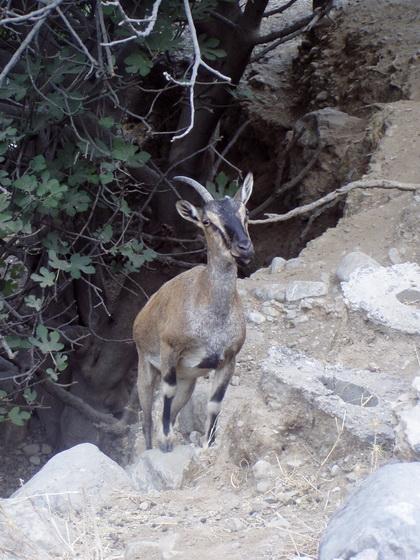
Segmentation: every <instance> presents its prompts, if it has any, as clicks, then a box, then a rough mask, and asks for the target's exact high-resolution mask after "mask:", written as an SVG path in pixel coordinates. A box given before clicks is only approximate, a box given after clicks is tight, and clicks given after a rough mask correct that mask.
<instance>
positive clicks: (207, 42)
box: [198, 35, 226, 60]
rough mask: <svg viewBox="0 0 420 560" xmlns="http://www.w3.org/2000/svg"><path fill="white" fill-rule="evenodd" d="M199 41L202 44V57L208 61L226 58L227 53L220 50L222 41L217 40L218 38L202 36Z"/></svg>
mask: <svg viewBox="0 0 420 560" xmlns="http://www.w3.org/2000/svg"><path fill="white" fill-rule="evenodd" d="M198 40H199V43H200V51H201V56H202V57H203V58H207V60H217V59H219V58H224V57H225V56H226V51H224V50H223V49H220V48H218V45H219V44H220V41H219V39H216V37H207V36H206V35H200V37H199V38H198Z"/></svg>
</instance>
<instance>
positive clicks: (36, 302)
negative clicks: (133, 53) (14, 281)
mask: <svg viewBox="0 0 420 560" xmlns="http://www.w3.org/2000/svg"><path fill="white" fill-rule="evenodd" d="M43 303H44V299H43V298H37V297H35V296H34V295H30V296H26V297H25V304H26V305H27V306H28V307H31V308H32V309H35V311H41V309H42V304H43Z"/></svg>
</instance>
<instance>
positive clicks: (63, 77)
mask: <svg viewBox="0 0 420 560" xmlns="http://www.w3.org/2000/svg"><path fill="white" fill-rule="evenodd" d="M295 1H296V0H292V1H291V2H290V1H289V2H288V3H286V4H285V6H283V9H284V8H285V7H287V6H288V5H291V4H293V3H294V2H295ZM266 5H267V1H266V0H259V1H255V2H253V1H250V2H248V3H245V5H244V6H242V5H241V4H240V3H239V2H237V1H236V0H229V1H224V2H223V1H222V2H217V1H216V0H198V1H195V2H191V4H190V3H189V2H188V1H187V0H184V1H181V0H164V1H161V0H155V1H154V2H138V1H126V2H121V3H120V2H119V1H104V2H99V1H96V0H91V1H83V0H77V1H74V0H52V1H50V2H33V1H31V0H19V1H18V0H12V1H8V2H2V11H1V19H0V60H1V61H2V71H1V73H0V163H1V170H0V238H1V240H0V320H1V335H0V336H1V338H0V344H1V349H0V350H1V353H2V356H3V358H1V357H0V360H3V362H2V364H3V363H4V364H8V365H7V366H5V368H3V369H4V374H3V381H4V382H5V383H6V384H5V385H4V383H3V385H2V387H3V386H4V387H6V389H1V391H0V422H1V421H4V420H10V421H12V422H14V423H16V424H21V423H22V422H24V421H25V420H26V419H27V418H28V417H29V413H28V410H30V409H32V408H33V407H34V406H38V405H39V404H40V401H39V399H38V387H39V383H45V382H49V381H54V382H55V381H57V380H58V378H59V376H60V375H61V374H62V373H63V372H65V371H66V370H67V371H68V368H69V364H70V362H71V355H72V354H71V353H72V352H73V351H74V350H75V349H77V348H78V347H83V345H84V344H85V342H86V339H88V338H91V337H92V336H94V337H95V336H97V337H98V340H102V341H103V340H105V339H104V338H103V336H102V337H101V336H100V334H98V331H100V321H99V322H98V317H102V319H103V318H104V317H105V318H113V314H114V313H115V310H112V309H111V308H110V305H109V303H108V300H107V293H106V289H105V287H106V284H107V282H108V283H109V282H113V283H114V284H115V285H117V286H119V287H120V288H123V289H124V290H126V291H128V292H130V293H132V294H134V295H135V294H140V295H142V293H143V288H142V286H141V285H139V282H138V278H137V277H136V273H138V271H140V270H141V269H142V267H143V266H144V265H145V264H147V263H151V262H152V261H154V262H158V261H159V260H160V261H164V262H170V261H171V256H170V255H169V256H168V253H167V251H168V249H167V247H168V246H167V245H163V251H162V250H160V247H161V242H162V240H163V241H165V242H166V241H168V239H169V237H171V236H172V241H173V242H174V243H175V247H177V248H178V252H180V253H181V254H183V253H188V251H187V249H186V247H185V245H183V244H182V243H181V240H179V243H178V245H177V244H176V243H177V239H176V230H175V233H174V231H173V230H171V228H170V227H169V229H168V228H166V229H165V222H166V220H165V216H166V212H167V213H168V214H169V213H170V211H171V210H170V209H171V208H172V207H173V203H172V202H171V201H172V200H173V199H171V198H170V197H169V195H171V196H172V197H174V196H176V192H175V191H174V190H173V186H172V183H171V182H170V181H169V180H168V179H170V178H171V177H172V176H173V175H174V174H176V172H182V174H191V175H194V176H196V177H199V178H201V179H204V180H206V179H207V180H209V182H208V187H209V189H212V190H213V192H215V193H217V191H218V192H219V193H220V194H224V193H225V191H226V192H227V189H232V188H233V186H234V185H233V184H232V183H231V182H230V178H228V177H227V176H226V175H225V174H224V173H220V174H218V175H217V176H216V178H214V177H213V176H212V175H211V174H210V176H209V174H207V176H206V174H203V173H202V168H203V157H204V156H205V155H206V153H207V152H208V151H209V145H210V144H212V146H214V145H215V144H217V141H218V138H217V135H216V136H215V131H216V127H217V125H218V123H219V121H220V118H221V116H222V114H223V111H224V110H225V107H226V106H227V101H228V100H229V99H232V95H233V96H234V97H235V98H237V97H238V96H241V95H242V93H241V90H238V89H237V88H236V84H238V82H239V80H240V77H241V76H242V74H243V71H244V69H245V67H246V65H247V64H248V62H249V59H250V55H251V52H252V49H253V48H254V46H255V45H257V44H263V43H267V42H269V41H271V40H275V39H276V38H278V37H280V38H281V37H286V38H287V34H288V30H287V29H286V30H282V31H281V33H279V34H278V35H277V37H276V34H275V33H271V34H270V35H269V36H267V40H265V39H264V38H262V37H258V36H257V35H256V32H257V31H258V28H259V25H260V21H261V18H262V17H263V14H264V10H265V8H266ZM307 21H309V19H308V20H307ZM307 21H306V20H305V21H303V22H301V23H300V26H301V28H303V27H304V25H305V24H306V23H307ZM298 28H299V26H298ZM295 31H296V26H295V27H294V28H292V29H291V30H290V33H292V32H293V33H295ZM210 65H211V66H210ZM227 77H229V78H231V81H229V80H227V79H226V78H227ZM203 108H205V109H206V111H203ZM165 197H168V198H167V200H168V201H169V202H168V204H167V205H165V204H166V203H165V200H166V198H165ZM156 200H157V201H158V203H157V204H156V205H155V206H154V203H155V201H156ZM162 200H163V201H164V202H163V205H162ZM168 223H170V220H169V219H168ZM173 247H174V245H172V248H173ZM198 251H199V249H198V250H197V248H195V252H196V253H197V252H198ZM172 260H173V259H172ZM142 297H143V296H142ZM98 325H99V326H98ZM128 332H129V331H128ZM105 341H106V340H105ZM117 342H118V340H117ZM0 365H1V364H0ZM12 378H13V383H12V384H9V386H8V385H7V381H10V380H11V379H12ZM67 381H68V382H72V381H74V378H73V377H72V376H69V377H68V378H67ZM7 387H9V389H7ZM18 395H19V397H18ZM16 403H17V404H16Z"/></svg>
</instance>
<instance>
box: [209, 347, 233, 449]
mask: <svg viewBox="0 0 420 560" xmlns="http://www.w3.org/2000/svg"><path fill="white" fill-rule="evenodd" d="M234 371H235V358H233V359H232V360H231V361H230V362H228V363H227V364H225V365H224V366H223V367H222V368H220V369H217V370H216V371H215V372H214V377H213V383H212V387H211V396H210V400H209V402H208V404H207V421H206V438H207V445H208V446H210V445H213V443H214V440H215V438H216V429H217V418H218V416H219V414H220V410H221V408H222V401H223V398H224V396H225V393H226V389H227V388H228V385H229V382H230V380H231V378H232V375H233V373H234Z"/></svg>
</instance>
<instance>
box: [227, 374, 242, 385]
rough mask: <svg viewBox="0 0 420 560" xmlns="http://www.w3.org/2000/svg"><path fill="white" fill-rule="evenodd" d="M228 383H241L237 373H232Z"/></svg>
mask: <svg viewBox="0 0 420 560" xmlns="http://www.w3.org/2000/svg"><path fill="white" fill-rule="evenodd" d="M230 384H231V385H233V386H234V387H238V385H240V384H241V380H240V377H239V375H234V376H233V377H232V379H231V380H230Z"/></svg>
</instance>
